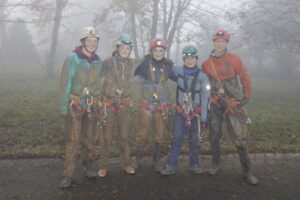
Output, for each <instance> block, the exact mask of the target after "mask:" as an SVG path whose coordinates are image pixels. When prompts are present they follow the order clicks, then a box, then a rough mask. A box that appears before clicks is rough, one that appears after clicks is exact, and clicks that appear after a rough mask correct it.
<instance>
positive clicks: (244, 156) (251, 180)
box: [237, 146, 258, 185]
mask: <svg viewBox="0 0 300 200" xmlns="http://www.w3.org/2000/svg"><path fill="white" fill-rule="evenodd" d="M237 150H238V154H239V157H240V162H241V165H242V169H243V178H244V180H245V181H246V182H247V183H248V184H251V185H256V184H257V183H258V180H257V178H256V177H255V176H253V175H252V174H251V172H250V167H251V164H250V159H249V154H248V152H247V149H246V148H245V147H243V146H242V147H238V148H237Z"/></svg>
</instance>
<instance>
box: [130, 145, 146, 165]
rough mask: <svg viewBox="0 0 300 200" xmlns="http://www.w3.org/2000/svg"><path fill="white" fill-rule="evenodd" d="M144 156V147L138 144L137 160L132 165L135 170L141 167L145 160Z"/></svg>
mask: <svg viewBox="0 0 300 200" xmlns="http://www.w3.org/2000/svg"><path fill="white" fill-rule="evenodd" d="M143 155H144V148H143V145H142V144H138V145H137V147H136V150H135V160H134V161H133V163H132V165H131V166H132V167H133V168H134V169H138V168H139V167H141V161H142V159H143Z"/></svg>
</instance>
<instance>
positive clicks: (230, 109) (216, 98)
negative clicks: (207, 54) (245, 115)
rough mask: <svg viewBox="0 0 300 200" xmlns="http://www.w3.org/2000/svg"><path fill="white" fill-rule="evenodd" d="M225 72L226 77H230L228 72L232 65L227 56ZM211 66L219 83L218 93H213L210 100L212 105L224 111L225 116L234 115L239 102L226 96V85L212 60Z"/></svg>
mask: <svg viewBox="0 0 300 200" xmlns="http://www.w3.org/2000/svg"><path fill="white" fill-rule="evenodd" d="M225 62H226V64H225V70H223V72H222V73H223V75H224V74H225V75H226V77H227V75H228V73H229V72H228V70H229V67H230V63H229V59H228V57H227V56H226V57H225ZM210 65H211V67H212V71H213V73H214V75H215V77H216V80H217V82H218V86H219V87H218V88H217V89H218V91H217V92H213V93H212V96H211V98H210V103H212V104H214V105H215V106H217V107H218V108H220V109H223V110H224V111H223V114H224V115H226V114H228V113H234V109H235V108H236V105H237V104H238V101H237V100H236V99H235V98H232V97H229V96H227V95H226V94H225V84H224V81H222V80H221V79H220V77H219V75H218V73H217V70H216V67H215V64H214V63H213V61H212V60H210ZM221 101H223V102H224V103H223V104H225V105H222V103H220V102H221Z"/></svg>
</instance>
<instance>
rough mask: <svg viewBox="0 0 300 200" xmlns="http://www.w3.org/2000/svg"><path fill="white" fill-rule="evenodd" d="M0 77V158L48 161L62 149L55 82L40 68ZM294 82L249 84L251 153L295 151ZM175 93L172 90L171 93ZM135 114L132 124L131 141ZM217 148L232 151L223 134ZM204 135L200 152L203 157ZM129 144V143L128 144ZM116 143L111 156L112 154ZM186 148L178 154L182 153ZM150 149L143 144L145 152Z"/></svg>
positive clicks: (298, 110) (299, 135)
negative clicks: (250, 90)
mask: <svg viewBox="0 0 300 200" xmlns="http://www.w3.org/2000/svg"><path fill="white" fill-rule="evenodd" d="M12 71H13V70H2V72H1V74H0V101H1V104H0V157H23V156H54V155H61V153H62V150H63V145H62V144H63V139H64V133H65V132H64V128H63V119H62V118H61V116H60V114H59V112H58V104H59V101H58V80H46V79H44V78H43V77H42V72H41V70H40V69H38V68H36V69H34V70H32V69H30V70H28V69H23V70H21V71H19V72H18V73H16V72H12ZM298 86H299V84H298V85H297V84H296V83H295V82H291V83H280V82H278V81H277V82H275V81H273V82H271V81H255V82H254V84H253V90H252V98H251V101H250V103H249V104H248V105H247V109H248V111H249V116H250V118H251V119H252V121H253V124H252V125H251V126H250V137H249V143H250V150H251V151H252V152H282V151H289V152H295V151H299V150H300V125H299V124H300V117H299V116H300V89H299V87H298ZM174 92H175V91H174ZM135 127H136V115H134V117H133V120H132V128H131V129H132V131H131V132H132V135H131V138H134V135H135ZM224 131H225V132H224V136H223V139H222V148H223V151H225V152H231V151H234V150H235V148H234V146H233V145H232V143H231V141H230V140H229V138H228V135H227V134H226V129H224ZM207 135H208V132H207V133H206V135H205V137H204V142H203V145H202V150H203V151H204V152H206V153H208V152H209V144H208V142H207ZM133 143H134V140H133V139H132V140H131V144H133ZM116 144H117V143H116V142H114V143H113V149H112V151H113V154H115V155H116V154H117V153H118V148H116ZM187 149H188V148H187V144H185V145H184V151H187ZM150 150H151V145H150V144H148V145H147V151H148V152H150Z"/></svg>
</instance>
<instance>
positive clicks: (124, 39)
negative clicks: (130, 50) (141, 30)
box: [116, 33, 133, 46]
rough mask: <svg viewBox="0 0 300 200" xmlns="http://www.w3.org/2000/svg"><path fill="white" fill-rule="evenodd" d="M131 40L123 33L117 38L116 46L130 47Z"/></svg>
mask: <svg viewBox="0 0 300 200" xmlns="http://www.w3.org/2000/svg"><path fill="white" fill-rule="evenodd" d="M132 43H133V42H132V38H131V36H130V35H128V34H126V33H123V34H121V35H120V36H119V38H118V40H117V42H116V46H121V45H129V46H132Z"/></svg>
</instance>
